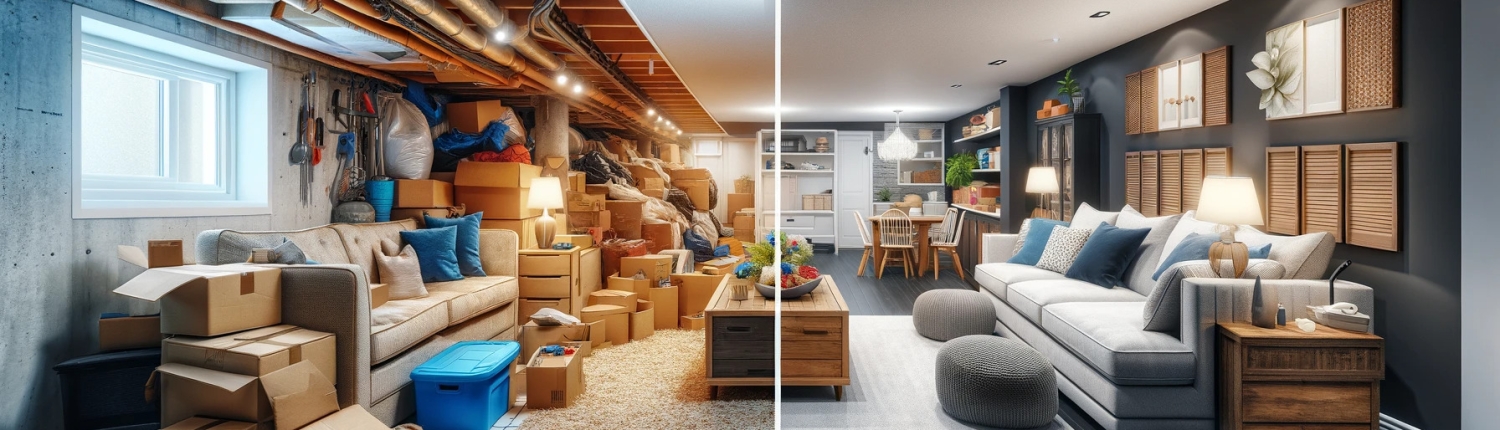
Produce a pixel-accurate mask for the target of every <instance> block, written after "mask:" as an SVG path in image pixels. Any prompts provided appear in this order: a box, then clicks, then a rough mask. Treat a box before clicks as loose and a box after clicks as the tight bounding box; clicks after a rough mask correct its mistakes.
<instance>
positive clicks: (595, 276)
mask: <svg viewBox="0 0 1500 430" xmlns="http://www.w3.org/2000/svg"><path fill="white" fill-rule="evenodd" d="M603 256H604V252H603V251H602V250H600V249H599V248H587V249H584V250H583V251H582V252H579V253H578V290H579V292H580V293H582V294H588V293H592V292H595V291H599V290H601V289H603V283H604V258H603Z"/></svg>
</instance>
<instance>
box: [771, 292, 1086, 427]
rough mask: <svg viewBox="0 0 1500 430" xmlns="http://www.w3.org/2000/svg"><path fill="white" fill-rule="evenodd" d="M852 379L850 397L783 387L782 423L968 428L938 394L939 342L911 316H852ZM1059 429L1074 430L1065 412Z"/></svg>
mask: <svg viewBox="0 0 1500 430" xmlns="http://www.w3.org/2000/svg"><path fill="white" fill-rule="evenodd" d="M849 333H850V335H849V354H850V359H851V360H850V363H849V369H850V372H851V373H852V377H851V381H850V382H851V384H850V386H848V387H845V388H844V400H843V401H835V400H834V398H833V389H832V388H830V387H783V388H782V391H781V393H782V397H781V398H782V403H781V426H782V428H799V429H802V428H818V429H835V428H860V429H877V428H886V429H917V428H920V429H967V428H986V427H980V426H976V425H973V424H968V423H964V422H960V421H958V420H955V419H953V418H951V417H949V416H948V415H947V414H946V413H944V412H943V407H942V405H939V404H938V399H937V373H936V367H935V364H936V362H937V352H938V348H941V347H942V346H943V343H942V342H938V341H935V340H931V339H928V338H925V337H922V336H921V335H918V334H917V331H916V329H915V328H913V326H912V321H911V316H862V315H859V316H851V317H849ZM1052 429H1054V430H1069V429H1070V427H1069V426H1068V425H1067V424H1066V423H1064V422H1063V420H1062V419H1061V418H1057V419H1055V420H1054V423H1053V425H1052Z"/></svg>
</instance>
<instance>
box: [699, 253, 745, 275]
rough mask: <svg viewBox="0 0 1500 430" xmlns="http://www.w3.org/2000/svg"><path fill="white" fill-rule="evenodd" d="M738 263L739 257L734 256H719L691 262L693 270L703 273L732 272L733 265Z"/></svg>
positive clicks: (718, 273)
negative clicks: (699, 261)
mask: <svg viewBox="0 0 1500 430" xmlns="http://www.w3.org/2000/svg"><path fill="white" fill-rule="evenodd" d="M738 265H740V258H739V257H735V256H732V255H731V256H728V257H719V258H715V259H712V260H708V261H705V262H702V263H695V264H693V270H696V271H698V272H700V273H703V274H705V275H727V274H733V273H734V268H735V266H738Z"/></svg>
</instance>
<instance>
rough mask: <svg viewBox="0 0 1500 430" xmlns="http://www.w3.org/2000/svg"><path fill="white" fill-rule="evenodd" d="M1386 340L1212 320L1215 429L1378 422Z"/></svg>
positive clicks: (1371, 424)
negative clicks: (1216, 400) (1216, 355)
mask: <svg viewBox="0 0 1500 430" xmlns="http://www.w3.org/2000/svg"><path fill="white" fill-rule="evenodd" d="M1381 379H1385V340H1384V339H1381V338H1380V336H1376V335H1373V334H1367V333H1354V332H1348V331H1343V330H1338V329H1334V328H1330V327H1328V326H1323V325H1319V326H1318V329H1317V330H1316V331H1314V332H1312V333H1303V332H1302V331H1301V330H1298V329H1297V328H1296V327H1292V326H1281V327H1277V328H1275V329H1263V328H1259V327H1256V326H1253V325H1250V324H1243V323H1232V324H1219V375H1218V383H1219V428H1221V429H1312V428H1316V429H1355V428H1368V429H1377V428H1379V427H1380V380H1381Z"/></svg>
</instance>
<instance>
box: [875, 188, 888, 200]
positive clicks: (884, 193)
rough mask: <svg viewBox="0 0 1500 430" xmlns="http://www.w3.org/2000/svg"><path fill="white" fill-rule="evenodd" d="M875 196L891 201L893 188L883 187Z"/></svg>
mask: <svg viewBox="0 0 1500 430" xmlns="http://www.w3.org/2000/svg"><path fill="white" fill-rule="evenodd" d="M875 198H877V199H880V201H882V202H888V201H891V189H890V188H881V189H880V191H876V192H875Z"/></svg>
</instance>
